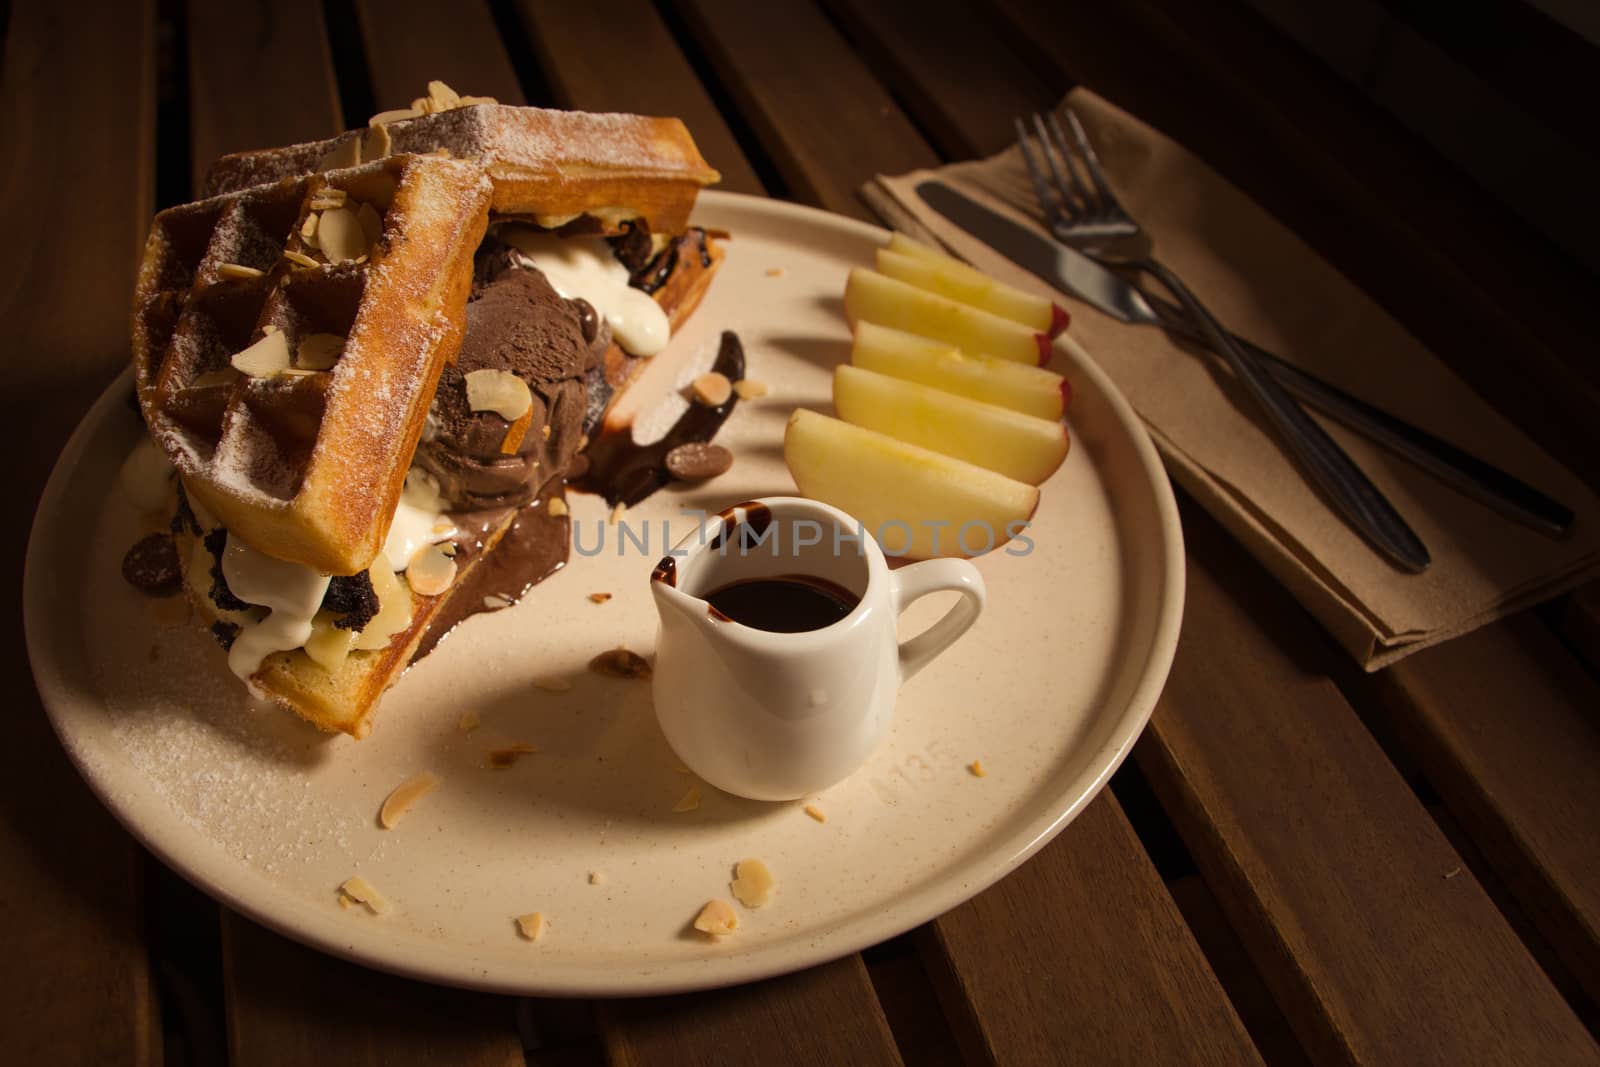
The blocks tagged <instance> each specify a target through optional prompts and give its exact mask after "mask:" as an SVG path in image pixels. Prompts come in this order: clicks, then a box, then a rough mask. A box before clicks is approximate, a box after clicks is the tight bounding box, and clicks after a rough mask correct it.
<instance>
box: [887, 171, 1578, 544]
mask: <svg viewBox="0 0 1600 1067" xmlns="http://www.w3.org/2000/svg"><path fill="white" fill-rule="evenodd" d="M917 195H918V196H920V197H922V199H923V202H924V203H926V204H927V205H928V206H929V207H931V208H933V210H935V211H937V212H938V213H939V214H940V215H943V216H944V217H945V218H947V219H949V220H950V221H951V222H953V223H955V224H956V225H957V226H959V227H961V229H963V230H965V231H966V232H967V233H970V234H972V236H974V237H976V238H978V239H979V240H981V241H983V242H984V243H985V244H987V245H988V246H989V247H991V248H993V249H994V250H995V251H996V252H999V253H1000V254H1001V255H1003V256H1005V257H1006V258H1007V259H1009V260H1011V261H1012V262H1013V263H1015V264H1017V266H1019V267H1021V268H1023V269H1024V270H1026V271H1028V272H1029V273H1030V274H1034V275H1036V276H1038V277H1039V278H1040V279H1041V280H1043V281H1045V282H1047V283H1048V284H1050V285H1052V286H1054V287H1056V288H1057V289H1060V290H1061V291H1062V292H1064V293H1067V294H1069V295H1071V296H1074V297H1076V298H1078V299H1079V300H1082V301H1084V302H1085V303H1087V304H1089V305H1091V306H1092V307H1094V308H1096V309H1098V310H1099V311H1102V312H1104V313H1105V314H1107V315H1110V316H1111V317H1112V318H1114V319H1116V320H1118V321H1119V322H1125V323H1128V324H1130V325H1135V326H1157V327H1159V328H1161V329H1163V330H1166V331H1167V332H1169V333H1173V334H1176V335H1178V336H1180V337H1183V338H1184V339H1186V340H1189V341H1194V342H1197V343H1199V344H1201V345H1205V336H1204V333H1203V332H1202V331H1201V330H1200V329H1199V327H1198V326H1196V325H1195V324H1193V323H1191V322H1189V321H1188V318H1187V317H1186V316H1185V315H1183V313H1182V311H1181V310H1180V309H1179V308H1178V307H1177V305H1175V304H1171V303H1168V302H1166V301H1162V300H1159V299H1157V298H1155V297H1149V296H1146V295H1145V294H1144V293H1143V292H1141V291H1140V290H1139V289H1138V287H1136V286H1135V285H1134V284H1133V283H1132V282H1129V281H1128V280H1127V279H1125V278H1123V277H1121V276H1119V275H1117V274H1113V273H1112V272H1111V271H1109V270H1107V269H1106V268H1105V267H1103V266H1101V265H1100V264H1098V263H1096V262H1095V261H1094V260H1092V259H1090V258H1089V257H1088V256H1086V255H1084V254H1083V253H1081V252H1078V251H1077V250H1075V249H1072V248H1068V247H1067V246H1066V245H1063V244H1061V243H1060V242H1058V241H1054V240H1051V239H1050V238H1048V237H1042V236H1040V235H1039V234H1037V233H1035V232H1034V231H1033V230H1030V229H1028V228H1027V227H1026V226H1022V225H1020V224H1018V223H1016V222H1014V221H1012V220H1011V219H1008V218H1006V217H1005V216H1004V215H1001V214H999V213H997V212H995V211H992V210H991V209H989V208H988V207H985V206H984V205H982V204H980V203H978V202H977V201H975V200H972V199H971V198H969V197H967V196H965V195H964V194H962V193H960V192H958V191H957V190H955V189H952V188H951V187H950V186H948V185H945V184H944V183H942V182H937V181H925V182H921V183H920V184H918V185H917ZM1231 336H1232V337H1233V339H1234V341H1235V342H1237V343H1238V344H1240V345H1242V346H1243V347H1245V348H1246V349H1248V350H1249V351H1250V352H1251V353H1252V354H1253V355H1254V356H1255V357H1256V358H1257V360H1259V361H1260V362H1261V363H1262V365H1263V366H1264V367H1265V369H1266V370H1267V371H1268V373H1270V374H1271V375H1272V377H1273V378H1274V379H1276V380H1277V382H1278V384H1279V385H1282V386H1283V387H1284V388H1285V389H1287V390H1288V391H1289V392H1291V393H1293V394H1294V395H1295V396H1297V397H1298V398H1299V399H1301V400H1302V401H1304V402H1305V403H1307V404H1310V405H1311V406H1312V407H1314V408H1316V409H1317V410H1319V411H1321V412H1322V413H1323V414H1325V415H1327V416H1328V417H1330V418H1332V419H1335V420H1337V421H1338V422H1340V423H1342V424H1344V425H1345V426H1348V427H1349V428H1350V429H1352V430H1355V431H1356V432H1357V433H1361V434H1363V435H1365V436H1366V437H1368V438H1370V439H1371V440H1373V441H1375V442H1377V443H1378V444H1381V445H1383V446H1385V447H1386V448H1389V449H1390V450H1391V451H1393V452H1395V453H1396V454H1398V455H1400V456H1403V457H1405V458H1406V459H1409V460H1411V461H1412V462H1413V463H1415V464H1417V465H1418V466H1420V467H1422V468H1423V469H1424V470H1426V471H1428V472H1429V473H1430V474H1433V475H1434V476H1435V477H1437V478H1439V479H1440V480H1441V481H1443V482H1445V483H1447V484H1449V485H1451V486H1453V487H1454V488H1456V489H1458V490H1460V491H1461V492H1463V493H1466V494H1467V495H1468V496H1471V497H1472V498H1473V499H1475V500H1477V501H1479V502H1480V503H1482V504H1486V505H1488V506H1489V507H1492V508H1494V509H1495V510H1496V511H1498V512H1500V513H1501V514H1502V515H1505V516H1506V517H1507V518H1510V519H1514V520H1516V521H1517V522H1520V523H1522V524H1523V525H1525V526H1528V527H1530V528H1532V529H1535V530H1538V531H1540V532H1541V533H1544V534H1548V535H1550V536H1552V537H1560V536H1562V535H1564V534H1565V533H1566V532H1567V530H1568V529H1570V528H1571V526H1572V520H1573V515H1572V510H1571V509H1570V508H1568V507H1566V506H1565V505H1563V504H1561V503H1560V502H1559V501H1557V500H1553V499H1551V498H1550V497H1549V496H1547V495H1545V494H1544V493H1542V492H1540V491H1539V490H1537V489H1535V488H1533V487H1532V486H1530V485H1528V484H1527V483H1526V482H1523V481H1522V480H1520V479H1518V478H1516V477H1514V476H1512V475H1510V474H1507V473H1506V472H1505V471H1503V470H1500V469H1499V468H1498V467H1495V466H1493V465H1492V464H1490V463H1488V462H1486V461H1484V460H1482V459H1479V458H1478V457H1477V456H1474V455H1472V454H1471V453H1470V452H1467V451H1466V450H1465V449H1462V448H1459V447H1457V446H1455V445H1453V444H1451V443H1450V442H1448V441H1445V440H1443V439H1441V438H1438V437H1435V436H1434V435H1432V434H1430V433H1428V432H1427V431H1425V430H1421V429H1418V428H1417V427H1416V426H1413V425H1411V424H1410V423H1408V422H1405V421H1404V420H1402V419H1399V418H1396V417H1395V416H1393V415H1391V414H1389V413H1388V412H1386V411H1383V410H1381V409H1379V408H1376V407H1373V406H1372V405H1371V404H1368V403H1367V402H1366V401H1364V400H1361V399H1358V398H1357V397H1354V396H1352V395H1350V394H1349V393H1347V392H1345V391H1344V390H1342V389H1340V388H1338V387H1337V386H1334V385H1330V384H1329V383H1327V382H1325V381H1323V380H1322V379H1320V378H1317V377H1315V376H1314V375H1312V374H1310V373H1308V372H1306V371H1303V370H1301V369H1300V368H1299V367H1296V366H1295V365H1294V364H1292V363H1288V362H1286V361H1284V360H1282V359H1280V358H1278V357H1277V356H1275V355H1273V354H1272V353H1270V352H1267V351H1266V350H1265V349H1262V348H1260V347H1258V346H1257V345H1254V344H1251V343H1250V342H1249V341H1246V340H1245V339H1244V338H1242V337H1239V336H1238V335H1237V334H1232V335H1231Z"/></svg>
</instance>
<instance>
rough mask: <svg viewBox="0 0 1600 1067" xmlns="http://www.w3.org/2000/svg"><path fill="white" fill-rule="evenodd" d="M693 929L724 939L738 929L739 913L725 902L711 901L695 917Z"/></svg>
mask: <svg viewBox="0 0 1600 1067" xmlns="http://www.w3.org/2000/svg"><path fill="white" fill-rule="evenodd" d="M694 928H695V929H696V930H699V931H700V932H701V933H702V934H710V935H711V936H712V937H726V936H727V935H728V934H731V933H733V932H734V931H735V930H737V929H739V913H738V912H736V911H734V910H733V905H732V904H729V903H728V902H727V901H726V900H711V901H707V902H706V906H705V907H703V908H701V909H700V914H699V915H697V916H695V920H694Z"/></svg>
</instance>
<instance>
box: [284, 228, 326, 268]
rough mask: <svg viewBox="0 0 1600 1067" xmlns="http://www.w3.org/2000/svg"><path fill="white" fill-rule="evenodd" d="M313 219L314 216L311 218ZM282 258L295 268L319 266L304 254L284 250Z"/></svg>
mask: <svg viewBox="0 0 1600 1067" xmlns="http://www.w3.org/2000/svg"><path fill="white" fill-rule="evenodd" d="M313 217H315V216H313ZM283 258H284V259H287V260H288V261H289V262H290V263H293V264H294V265H295V266H297V267H315V266H319V264H318V263H317V261H316V260H314V259H312V258H311V257H310V256H308V255H306V254H305V253H304V252H293V251H289V250H288V249H285V250H284V253H283Z"/></svg>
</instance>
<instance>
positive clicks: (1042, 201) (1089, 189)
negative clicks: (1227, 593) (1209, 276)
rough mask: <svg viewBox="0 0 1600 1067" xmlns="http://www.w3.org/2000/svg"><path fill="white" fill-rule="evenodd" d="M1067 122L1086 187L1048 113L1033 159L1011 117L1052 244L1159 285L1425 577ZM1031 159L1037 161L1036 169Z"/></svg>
mask: <svg viewBox="0 0 1600 1067" xmlns="http://www.w3.org/2000/svg"><path fill="white" fill-rule="evenodd" d="M1066 115H1067V123H1068V125H1070V126H1071V127H1072V142H1071V144H1072V145H1075V146H1076V148H1077V153H1078V155H1079V156H1080V157H1081V159H1082V163H1083V168H1084V170H1085V171H1087V172H1088V179H1089V180H1088V181H1087V182H1085V181H1084V180H1083V177H1082V176H1081V175H1080V173H1079V170H1078V164H1077V162H1075V161H1074V157H1073V153H1072V151H1071V150H1070V148H1069V143H1068V140H1067V138H1066V136H1065V135H1064V134H1063V133H1062V131H1061V124H1060V123H1059V122H1058V121H1057V119H1056V116H1055V115H1054V114H1053V113H1051V114H1049V115H1048V116H1041V115H1038V114H1035V115H1033V116H1032V120H1033V128H1034V135H1035V136H1037V138H1038V141H1039V145H1038V148H1037V154H1038V155H1037V156H1036V154H1035V152H1036V150H1035V148H1034V146H1033V145H1032V144H1030V135H1029V132H1028V128H1027V126H1026V125H1024V123H1023V121H1022V120H1021V119H1017V120H1016V129H1017V141H1018V144H1019V145H1020V147H1021V148H1022V156H1023V160H1024V161H1025V162H1026V164H1027V167H1028V173H1029V176H1030V177H1031V178H1032V179H1033V187H1034V193H1035V195H1036V196H1037V197H1038V199H1039V206H1040V208H1041V209H1043V211H1044V214H1045V219H1046V222H1047V223H1048V224H1049V227H1050V232H1051V233H1052V234H1054V235H1055V238H1056V240H1058V241H1060V242H1061V243H1062V244H1065V245H1068V246H1070V247H1072V248H1075V249H1077V250H1078V251H1080V252H1082V253H1084V254H1085V255H1087V256H1089V257H1090V258H1092V259H1096V260H1098V261H1100V262H1101V263H1103V264H1105V265H1106V266H1109V267H1126V268H1129V269H1132V270H1137V271H1143V272H1146V273H1148V274H1150V275H1153V276H1154V277H1155V278H1156V279H1157V280H1159V281H1160V282H1161V284H1162V285H1163V286H1165V287H1166V288H1167V289H1168V290H1169V291H1170V292H1171V293H1172V295H1173V296H1175V297H1176V298H1177V299H1178V302H1179V303H1180V304H1182V305H1183V307H1184V310H1185V311H1187V313H1188V315H1189V317H1190V318H1191V319H1192V320H1194V322H1195V323H1197V324H1198V325H1199V327H1200V329H1201V331H1202V332H1203V333H1204V334H1205V337H1206V340H1207V342H1208V343H1209V346H1210V348H1211V349H1212V351H1214V352H1217V353H1218V354H1220V355H1221V356H1222V357H1223V358H1224V359H1225V360H1226V361H1227V362H1228V365H1229V366H1230V367H1231V368H1232V369H1233V372H1234V374H1235V375H1236V376H1237V377H1238V378H1239V380H1240V381H1241V382H1243V383H1244V385H1245V388H1246V389H1247V390H1248V391H1249V393H1250V394H1251V395H1252V396H1253V397H1254V398H1255V399H1256V401H1257V402H1258V403H1259V404H1260V405H1261V406H1262V408H1263V409H1265V411H1266V413H1267V415H1268V417H1269V418H1270V419H1271V420H1272V423H1273V425H1274V426H1275V427H1276V428H1277V430H1278V433H1279V435H1280V436H1281V437H1282V438H1283V440H1284V441H1285V442H1287V444H1288V445H1289V447H1290V449H1291V451H1292V452H1293V454H1294V455H1295V457H1296V458H1297V459H1298V460H1299V461H1300V464H1301V466H1302V467H1303V468H1304V470H1305V471H1306V472H1307V473H1308V474H1309V475H1310V476H1311V479H1312V480H1313V481H1314V482H1315V483H1316V484H1317V485H1319V486H1320V487H1321V488H1322V491H1323V493H1324V495H1325V496H1326V497H1327V499H1328V500H1329V501H1330V502H1331V503H1332V504H1333V505H1334V507H1336V508H1337V509H1338V510H1339V512H1340V513H1341V514H1342V515H1343V516H1344V517H1345V520H1346V521H1347V522H1348V523H1349V524H1350V525H1351V526H1352V527H1353V528H1354V529H1355V530H1356V532H1357V533H1359V534H1361V535H1362V536H1363V537H1365V538H1366V539H1367V541H1368V542H1370V543H1371V544H1372V545H1373V547H1375V548H1377V549H1378V550H1379V552H1381V553H1382V554H1383V555H1384V556H1385V557H1386V558H1387V559H1388V560H1389V561H1390V562H1391V563H1392V564H1393V565H1394V566H1396V567H1398V568H1400V569H1401V570H1405V571H1408V572H1410V573H1412V574H1420V573H1422V572H1423V571H1425V570H1427V568H1428V564H1429V563H1430V562H1431V560H1430V557H1429V555H1428V549H1427V547H1426V546H1424V545H1423V543H1422V541H1421V539H1420V538H1418V537H1417V535H1416V534H1415V533H1414V532H1413V531H1412V529H1411V527H1410V526H1408V525H1406V521H1405V520H1404V519H1403V518H1401V517H1400V514H1399V512H1397V511H1395V509H1394V507H1393V505H1391V504H1390V503H1389V501H1388V500H1387V499H1385V498H1384V496H1383V494H1382V493H1380V492H1379V491H1378V488H1377V487H1376V486H1375V485H1373V484H1372V482H1371V481H1370V480H1369V479H1368V478H1367V476H1366V475H1365V474H1363V473H1361V471H1360V469H1359V468H1357V467H1356V465H1355V464H1354V463H1353V462H1351V460H1350V457H1349V456H1347V455H1346V454H1345V452H1344V450H1343V449H1341V448H1340V447H1339V446H1338V445H1337V444H1336V443H1335V442H1334V440H1333V439H1332V438H1331V437H1329V436H1328V435H1327V433H1326V432H1325V431H1324V430H1323V429H1322V427H1321V426H1319V425H1317V424H1316V422H1314V421H1312V419H1311V417H1310V416H1308V415H1307V414H1306V413H1305V411H1304V410H1303V409H1302V408H1301V407H1300V405H1299V404H1297V403H1295V401H1294V399H1293V398H1292V397H1290V396H1289V394H1288V393H1287V392H1285V391H1284V389H1283V387H1282V386H1281V385H1279V384H1278V383H1277V382H1276V381H1275V380H1274V379H1273V378H1272V376H1271V375H1270V374H1268V373H1267V371H1266V370H1265V369H1264V368H1263V367H1262V366H1261V364H1260V362H1259V361H1258V360H1257V359H1256V358H1255V357H1254V355H1252V354H1251V353H1249V352H1246V351H1244V350H1242V349H1241V348H1240V347H1239V346H1238V345H1236V344H1235V343H1234V341H1233V338H1232V335H1231V334H1229V332H1228V331H1227V330H1225V329H1223V328H1222V326H1221V324H1219V323H1218V322H1217V320H1216V319H1215V318H1213V317H1212V315H1211V313H1210V312H1209V311H1207V310H1206V309H1205V306H1204V305H1202V304H1201V303H1200V301H1199V300H1198V299H1197V298H1196V297H1195V295H1194V294H1193V293H1192V292H1190V291H1189V287H1188V286H1186V285H1184V284H1183V281H1182V279H1180V278H1179V277H1178V276H1177V275H1176V274H1174V273H1173V272H1172V271H1171V270H1170V269H1169V268H1168V267H1167V266H1166V265H1165V264H1163V263H1162V262H1161V261H1160V260H1158V259H1156V258H1155V255H1154V251H1155V249H1154V242H1153V241H1152V240H1151V238H1150V235H1149V234H1148V233H1146V232H1145V231H1144V230H1143V229H1142V228H1141V227H1140V226H1139V224H1138V223H1137V222H1136V221H1134V219H1133V217H1132V216H1130V215H1129V214H1128V213H1127V211H1125V210H1124V209H1123V207H1122V204H1121V203H1120V202H1119V201H1118V200H1117V197H1116V194H1115V193H1113V192H1112V191H1111V184H1110V182H1108V181H1107V180H1106V176H1105V171H1104V169H1103V168H1102V167H1101V164H1100V157H1099V156H1098V155H1097V154H1096V153H1095V150H1094V146H1093V145H1092V144H1090V143H1089V138H1088V137H1087V136H1086V135H1085V134H1084V132H1083V125H1082V124H1081V123H1080V122H1079V121H1078V117H1077V115H1075V114H1073V112H1072V111H1071V110H1070V109H1068V110H1067V112H1066ZM1040 156H1042V157H1043V160H1044V164H1043V165H1042V166H1041V164H1040V161H1039V158H1038V157H1040ZM1058 158H1059V160H1060V164H1058V163H1057V159H1058ZM1063 166H1064V167H1065V170H1063ZM1047 169H1048V177H1047V173H1046V171H1047ZM1052 182H1053V184H1052Z"/></svg>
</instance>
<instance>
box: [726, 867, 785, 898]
mask: <svg viewBox="0 0 1600 1067" xmlns="http://www.w3.org/2000/svg"><path fill="white" fill-rule="evenodd" d="M728 888H729V889H730V890H732V891H733V895H734V898H735V899H736V900H738V901H739V903H741V904H743V905H744V906H745V907H747V908H759V907H761V906H762V905H765V904H770V903H771V902H772V894H773V892H774V891H775V890H776V889H777V888H778V883H777V880H776V879H774V878H773V877H772V870H771V869H770V868H769V867H768V866H767V865H766V864H765V863H762V862H761V861H760V860H758V859H744V860H740V861H739V864H738V866H736V867H735V868H734V869H733V881H732V882H730V883H729V884H728Z"/></svg>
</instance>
